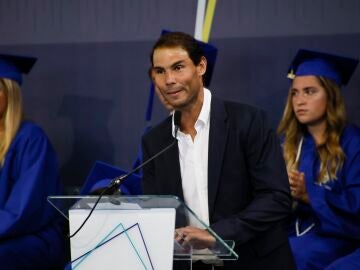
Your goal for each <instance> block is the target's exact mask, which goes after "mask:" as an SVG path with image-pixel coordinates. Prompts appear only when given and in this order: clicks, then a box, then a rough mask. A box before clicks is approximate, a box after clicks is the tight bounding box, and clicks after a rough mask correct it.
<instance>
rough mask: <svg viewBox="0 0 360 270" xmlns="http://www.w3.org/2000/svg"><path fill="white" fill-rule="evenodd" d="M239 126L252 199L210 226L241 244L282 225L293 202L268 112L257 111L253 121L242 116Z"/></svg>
mask: <svg viewBox="0 0 360 270" xmlns="http://www.w3.org/2000/svg"><path fill="white" fill-rule="evenodd" d="M244 122H246V123H248V124H245V125H244ZM236 123H237V125H238V126H240V125H243V126H244V128H241V129H240V130H241V131H240V132H239V134H237V136H238V137H239V140H240V143H241V147H242V149H243V150H238V151H243V152H244V156H245V157H244V158H245V164H239V165H238V166H243V167H245V170H246V175H247V177H248V179H247V180H246V181H248V182H249V190H248V191H247V192H249V193H250V194H251V195H250V198H251V199H250V200H249V202H248V203H247V204H246V206H245V207H243V208H241V209H239V211H238V212H236V213H233V214H232V215H231V216H230V217H226V218H223V219H218V220H217V221H215V223H213V224H211V226H210V227H211V228H212V229H213V230H214V231H215V232H216V233H217V234H218V235H220V236H221V237H222V238H223V239H232V240H235V241H237V242H238V243H240V244H241V243H245V242H247V241H249V240H251V239H253V238H254V237H256V236H259V234H260V233H262V232H266V231H269V230H270V229H271V228H272V227H274V225H276V224H277V223H279V222H283V221H284V220H285V219H286V218H287V217H288V215H289V213H290V211H291V202H292V199H291V195H290V188H289V182H288V177H287V173H286V168H285V162H284V160H283V156H282V151H281V147H280V142H279V139H278V137H277V136H276V134H275V132H274V130H273V129H272V128H270V126H269V124H268V122H267V121H266V117H265V112H264V111H261V110H256V111H255V113H253V114H252V116H251V117H250V119H247V118H246V116H243V117H242V119H240V120H238V122H236ZM237 129H238V130H239V128H237ZM233 151H237V149H233ZM234 181H245V180H244V179H234ZM234 192H236V191H235V190H234ZM236 200H240V199H237V198H234V203H236V202H235V201H236Z"/></svg>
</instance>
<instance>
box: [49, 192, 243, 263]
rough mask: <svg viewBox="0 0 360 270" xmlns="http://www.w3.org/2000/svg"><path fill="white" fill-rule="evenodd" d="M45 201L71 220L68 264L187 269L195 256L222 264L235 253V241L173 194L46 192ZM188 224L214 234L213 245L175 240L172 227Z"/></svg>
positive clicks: (231, 258) (233, 257)
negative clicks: (97, 194) (212, 227)
mask: <svg viewBox="0 0 360 270" xmlns="http://www.w3.org/2000/svg"><path fill="white" fill-rule="evenodd" d="M48 201H49V203H50V204H51V205H52V206H53V207H54V208H56V209H57V210H58V211H59V213H60V214H61V215H62V216H63V217H64V218H65V219H66V220H67V221H68V222H69V232H70V233H69V234H70V236H71V238H70V247H71V266H72V269H114V265H117V266H119V267H120V266H121V267H120V268H119V269H133V270H136V269H160V270H161V269H164V270H165V269H166V270H167V269H172V266H173V264H176V263H181V264H184V265H187V266H188V269H191V265H192V263H191V262H192V261H194V260H202V261H204V262H205V263H212V264H214V265H222V264H223V261H224V260H237V258H238V255H237V254H236V253H235V252H234V250H233V248H234V241H232V240H231V239H221V238H220V237H219V236H218V235H216V233H215V232H213V231H212V230H211V228H209V227H208V226H207V225H206V224H205V223H204V222H202V221H201V220H200V219H199V218H198V217H197V216H196V215H195V214H194V213H193V212H192V211H191V209H189V208H188V207H187V206H186V205H185V204H184V203H183V202H182V201H181V200H179V199H178V198H177V197H175V196H121V195H120V196H118V195H112V196H103V197H102V198H101V199H100V200H99V197H98V196H50V197H48ZM85 220H86V222H85ZM189 225H191V226H193V227H197V228H200V229H206V230H207V231H208V232H209V233H210V234H211V235H212V236H213V238H214V239H215V242H214V243H212V244H211V247H208V248H202V249H197V248H196V246H191V245H189V244H184V242H182V241H179V237H176V229H177V228H181V227H186V226H189ZM175 238H176V239H175Z"/></svg>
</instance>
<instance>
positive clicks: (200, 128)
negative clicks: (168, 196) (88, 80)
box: [172, 88, 211, 226]
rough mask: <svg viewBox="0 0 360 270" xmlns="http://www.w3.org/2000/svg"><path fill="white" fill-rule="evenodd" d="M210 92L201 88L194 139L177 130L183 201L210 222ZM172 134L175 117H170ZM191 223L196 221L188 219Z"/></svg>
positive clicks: (200, 216) (205, 220) (194, 224)
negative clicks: (202, 97) (200, 101)
mask: <svg viewBox="0 0 360 270" xmlns="http://www.w3.org/2000/svg"><path fill="white" fill-rule="evenodd" d="M210 104H211V93H210V91H209V90H208V89H206V88H204V102H203V106H202V108H201V111H200V114H199V118H198V119H197V120H196V122H195V129H196V135H195V137H194V141H193V140H192V138H191V136H190V134H185V133H183V132H181V131H180V130H179V131H178V134H177V140H178V147H179V161H180V171H181V180H182V189H183V194H184V200H185V204H187V206H189V207H190V209H192V210H193V211H194V212H195V214H197V216H198V217H199V218H200V219H201V220H202V221H204V222H205V223H206V224H207V225H209V205H208V150H209V129H210ZM172 126H173V136H174V130H175V127H174V119H173V123H172ZM189 222H190V224H191V225H193V226H196V224H198V223H197V222H196V221H194V220H191V219H190V220H189Z"/></svg>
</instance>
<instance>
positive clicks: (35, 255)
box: [0, 121, 64, 269]
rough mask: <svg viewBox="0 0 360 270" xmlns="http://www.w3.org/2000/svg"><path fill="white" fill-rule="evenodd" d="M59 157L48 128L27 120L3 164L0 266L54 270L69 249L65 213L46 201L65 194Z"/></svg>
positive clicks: (0, 191) (0, 183)
mask: <svg viewBox="0 0 360 270" xmlns="http://www.w3.org/2000/svg"><path fill="white" fill-rule="evenodd" d="M61 192H62V188H61V184H60V180H59V170H58V162H57V158H56V154H55V152H54V149H53V148H52V146H51V143H50V142H49V140H48V138H47V137H46V135H45V133H44V132H43V131H42V130H41V129H40V128H39V127H38V126H36V125H35V124H33V123H31V122H27V121H24V122H23V123H22V125H21V127H20V129H19V131H18V133H17V134H16V136H15V138H14V140H13V142H12V144H11V146H10V149H9V151H8V153H7V155H6V157H5V162H4V166H3V167H2V168H0V268H1V269H52V268H53V266H54V265H59V262H60V260H61V259H62V254H63V250H64V246H63V243H64V242H63V241H64V240H63V236H62V233H61V224H60V222H61V219H60V215H59V214H58V213H56V211H55V210H54V209H52V206H51V205H50V204H49V203H48V202H47V196H48V195H56V194H61Z"/></svg>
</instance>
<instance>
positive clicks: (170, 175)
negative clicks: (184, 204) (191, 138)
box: [158, 117, 184, 200]
mask: <svg viewBox="0 0 360 270" xmlns="http://www.w3.org/2000/svg"><path fill="white" fill-rule="evenodd" d="M161 134H163V136H162V137H160V138H158V141H159V142H160V144H161V145H160V146H159V149H163V148H165V147H166V146H167V145H169V144H171V143H172V142H173V140H174V137H173V136H172V124H171V117H170V119H169V122H168V124H167V125H166V126H165V127H164V131H163V132H161ZM161 162H162V164H163V165H164V166H163V168H164V171H163V173H164V175H165V177H164V178H162V180H163V192H164V193H165V194H172V195H176V196H178V197H179V198H180V199H182V200H184V195H183V191H182V184H181V172H180V161H179V148H178V142H177V141H176V142H175V145H174V146H173V147H171V148H170V149H169V150H168V151H166V152H165V153H164V154H163V155H162V157H161Z"/></svg>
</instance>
